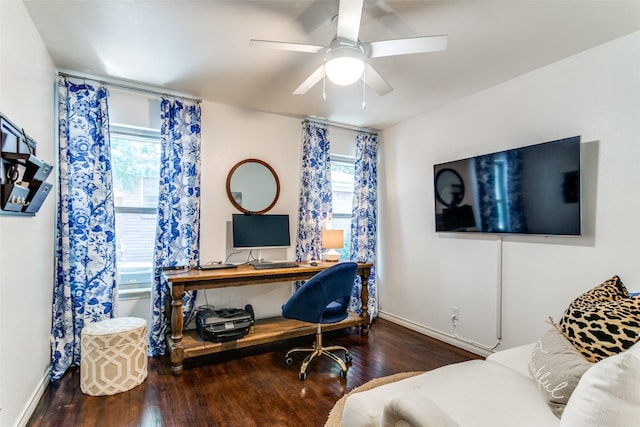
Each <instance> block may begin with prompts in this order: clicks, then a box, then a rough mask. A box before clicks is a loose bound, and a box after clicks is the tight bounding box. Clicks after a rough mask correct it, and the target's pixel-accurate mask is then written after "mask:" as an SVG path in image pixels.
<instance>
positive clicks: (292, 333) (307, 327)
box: [167, 313, 363, 358]
mask: <svg viewBox="0 0 640 427" xmlns="http://www.w3.org/2000/svg"><path fill="white" fill-rule="evenodd" d="M362 320H363V319H362V317H361V316H359V315H357V314H355V313H349V317H347V318H346V319H344V320H343V321H341V322H338V323H332V324H327V325H322V330H323V331H333V330H336V329H343V328H348V327H350V326H361V325H362ZM183 333H184V336H183V338H182V344H183V349H184V357H185V358H190V357H197V356H203V355H205V354H211V353H219V352H221V351H227V350H235V349H239V348H245V347H251V346H255V345H260V344H266V343H270V342H274V341H281V340H286V339H289V338H296V337H301V336H305V335H313V334H315V333H316V325H314V324H311V323H305V322H300V321H298V320H291V319H285V318H283V317H272V318H269V319H259V320H256V323H255V327H254V331H253V332H250V333H249V334H247V335H245V336H244V337H242V338H240V339H238V340H232V341H226V342H211V341H205V340H203V339H202V338H200V336H199V335H198V332H197V331H196V330H188V331H184V332H183ZM167 343H170V335H167Z"/></svg>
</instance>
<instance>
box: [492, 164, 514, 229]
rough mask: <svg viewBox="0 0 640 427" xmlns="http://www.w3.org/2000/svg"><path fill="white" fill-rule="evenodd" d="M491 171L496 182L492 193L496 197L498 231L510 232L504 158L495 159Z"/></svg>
mask: <svg viewBox="0 0 640 427" xmlns="http://www.w3.org/2000/svg"><path fill="white" fill-rule="evenodd" d="M501 157H502V156H501ZM493 169H494V174H495V180H496V182H495V183H494V193H495V197H496V212H497V216H498V219H497V222H498V224H497V225H498V230H499V231H505V230H510V229H511V225H510V224H509V215H508V213H507V190H506V189H507V170H506V169H507V165H506V161H505V160H504V158H500V159H497V160H496V161H495V164H494V166H493Z"/></svg>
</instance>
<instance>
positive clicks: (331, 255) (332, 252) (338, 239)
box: [322, 230, 344, 262]
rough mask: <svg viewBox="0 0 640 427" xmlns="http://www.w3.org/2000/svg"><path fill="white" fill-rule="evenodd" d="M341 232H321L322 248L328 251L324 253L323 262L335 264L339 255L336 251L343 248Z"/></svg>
mask: <svg viewBox="0 0 640 427" xmlns="http://www.w3.org/2000/svg"><path fill="white" fill-rule="evenodd" d="M343 235H344V234H343V230H322V247H323V248H325V249H329V250H328V251H326V252H325V253H324V259H325V261H329V262H336V261H338V260H339V259H340V254H339V253H338V251H336V249H338V248H341V247H343V246H344V242H343Z"/></svg>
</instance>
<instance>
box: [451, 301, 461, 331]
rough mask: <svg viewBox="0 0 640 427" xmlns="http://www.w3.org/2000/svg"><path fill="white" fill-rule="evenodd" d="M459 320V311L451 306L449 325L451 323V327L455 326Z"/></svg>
mask: <svg viewBox="0 0 640 427" xmlns="http://www.w3.org/2000/svg"><path fill="white" fill-rule="evenodd" d="M459 318H460V309H459V308H458V307H456V306H455V305H453V306H451V323H453V326H455V325H456V322H457V321H458V319H459Z"/></svg>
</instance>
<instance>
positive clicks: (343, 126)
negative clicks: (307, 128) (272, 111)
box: [302, 119, 379, 135]
mask: <svg viewBox="0 0 640 427" xmlns="http://www.w3.org/2000/svg"><path fill="white" fill-rule="evenodd" d="M302 122H303V123H304V122H307V123H316V124H319V125H325V126H327V127H332V128H337V129H345V130H352V131H355V132H362V133H368V134H370V135H378V133H379V131H378V130H376V129H370V128H359V127H356V126H349V125H341V124H340V125H339V124H336V123H331V122H327V121H324V120H318V119H304V120H303V121H302Z"/></svg>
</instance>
